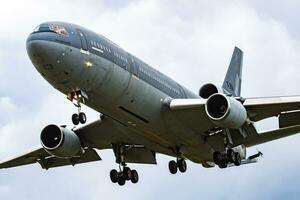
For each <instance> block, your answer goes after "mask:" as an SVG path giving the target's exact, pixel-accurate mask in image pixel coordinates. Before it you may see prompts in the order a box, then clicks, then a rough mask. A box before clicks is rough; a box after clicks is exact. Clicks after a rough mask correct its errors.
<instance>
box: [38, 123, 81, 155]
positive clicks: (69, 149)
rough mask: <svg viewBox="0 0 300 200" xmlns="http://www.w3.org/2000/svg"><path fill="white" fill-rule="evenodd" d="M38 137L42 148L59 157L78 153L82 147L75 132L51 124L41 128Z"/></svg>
mask: <svg viewBox="0 0 300 200" xmlns="http://www.w3.org/2000/svg"><path fill="white" fill-rule="evenodd" d="M40 139H41V144H42V146H43V147H44V149H45V150H46V151H47V152H48V153H49V154H51V155H53V156H56V157H59V158H72V157H74V156H76V155H79V153H80V151H81V149H82V148H81V143H80V139H79V137H78V136H77V135H76V133H74V132H73V131H71V130H68V129H66V128H63V127H59V126H56V125H53V124H51V125H48V126H46V127H45V128H44V129H43V130H42V132H41V136H40Z"/></svg>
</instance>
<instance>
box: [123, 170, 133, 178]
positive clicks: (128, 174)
mask: <svg viewBox="0 0 300 200" xmlns="http://www.w3.org/2000/svg"><path fill="white" fill-rule="evenodd" d="M131 176H132V174H131V170H130V168H129V167H124V170H123V177H124V178H125V180H127V181H129V180H130V179H131Z"/></svg>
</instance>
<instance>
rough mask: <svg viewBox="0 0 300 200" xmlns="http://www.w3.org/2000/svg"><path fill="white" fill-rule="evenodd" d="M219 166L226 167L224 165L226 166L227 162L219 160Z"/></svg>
mask: <svg viewBox="0 0 300 200" xmlns="http://www.w3.org/2000/svg"><path fill="white" fill-rule="evenodd" d="M219 167H220V168H221V169H224V168H226V167H227V162H225V161H222V162H220V164H219Z"/></svg>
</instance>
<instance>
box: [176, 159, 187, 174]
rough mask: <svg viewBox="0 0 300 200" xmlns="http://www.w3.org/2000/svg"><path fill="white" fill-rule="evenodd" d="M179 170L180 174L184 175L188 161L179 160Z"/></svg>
mask: <svg viewBox="0 0 300 200" xmlns="http://www.w3.org/2000/svg"><path fill="white" fill-rule="evenodd" d="M177 165H178V169H179V171H180V172H182V173H184V172H186V170H187V165H186V161H185V160H184V159H179V160H178V162H177Z"/></svg>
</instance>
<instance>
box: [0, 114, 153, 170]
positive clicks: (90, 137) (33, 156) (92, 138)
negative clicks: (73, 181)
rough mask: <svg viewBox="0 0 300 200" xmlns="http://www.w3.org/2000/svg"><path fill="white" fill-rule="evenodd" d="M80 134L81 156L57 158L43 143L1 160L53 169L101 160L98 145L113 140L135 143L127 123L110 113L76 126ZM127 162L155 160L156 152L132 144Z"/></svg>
mask: <svg viewBox="0 0 300 200" xmlns="http://www.w3.org/2000/svg"><path fill="white" fill-rule="evenodd" d="M74 132H75V133H76V134H77V135H78V136H79V138H80V140H81V142H82V144H83V148H84V153H83V154H82V155H81V156H80V157H73V158H70V159H62V158H57V157H54V156H52V155H50V154H49V153H47V152H46V151H45V150H44V148H43V147H42V146H41V145H38V146H37V147H34V148H33V149H31V150H29V151H27V152H25V153H23V154H21V155H19V156H16V157H12V158H9V159H6V160H3V161H0V169H2V168H10V167H17V166H21V165H28V164H33V163H39V164H40V165H41V166H42V168H44V169H49V168H53V167H60V166H65V165H76V164H79V163H86V162H92V161H98V160H101V158H100V156H99V155H98V153H97V152H96V151H95V150H94V149H99V150H101V149H111V148H112V145H111V144H113V143H125V144H132V143H133V142H132V140H130V139H129V137H127V136H126V127H125V126H124V125H122V124H120V123H118V122H116V121H114V120H112V119H111V118H109V117H104V118H102V119H101V120H97V121H95V122H93V123H91V124H88V125H86V126H83V127H81V128H79V129H76V130H74ZM127 154H128V156H127V157H128V158H127V160H126V161H127V162H132V163H144V164H155V163H156V160H155V154H154V153H153V152H152V151H150V150H148V149H146V148H144V147H142V146H139V147H134V148H131V150H130V151H128V152H127Z"/></svg>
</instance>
